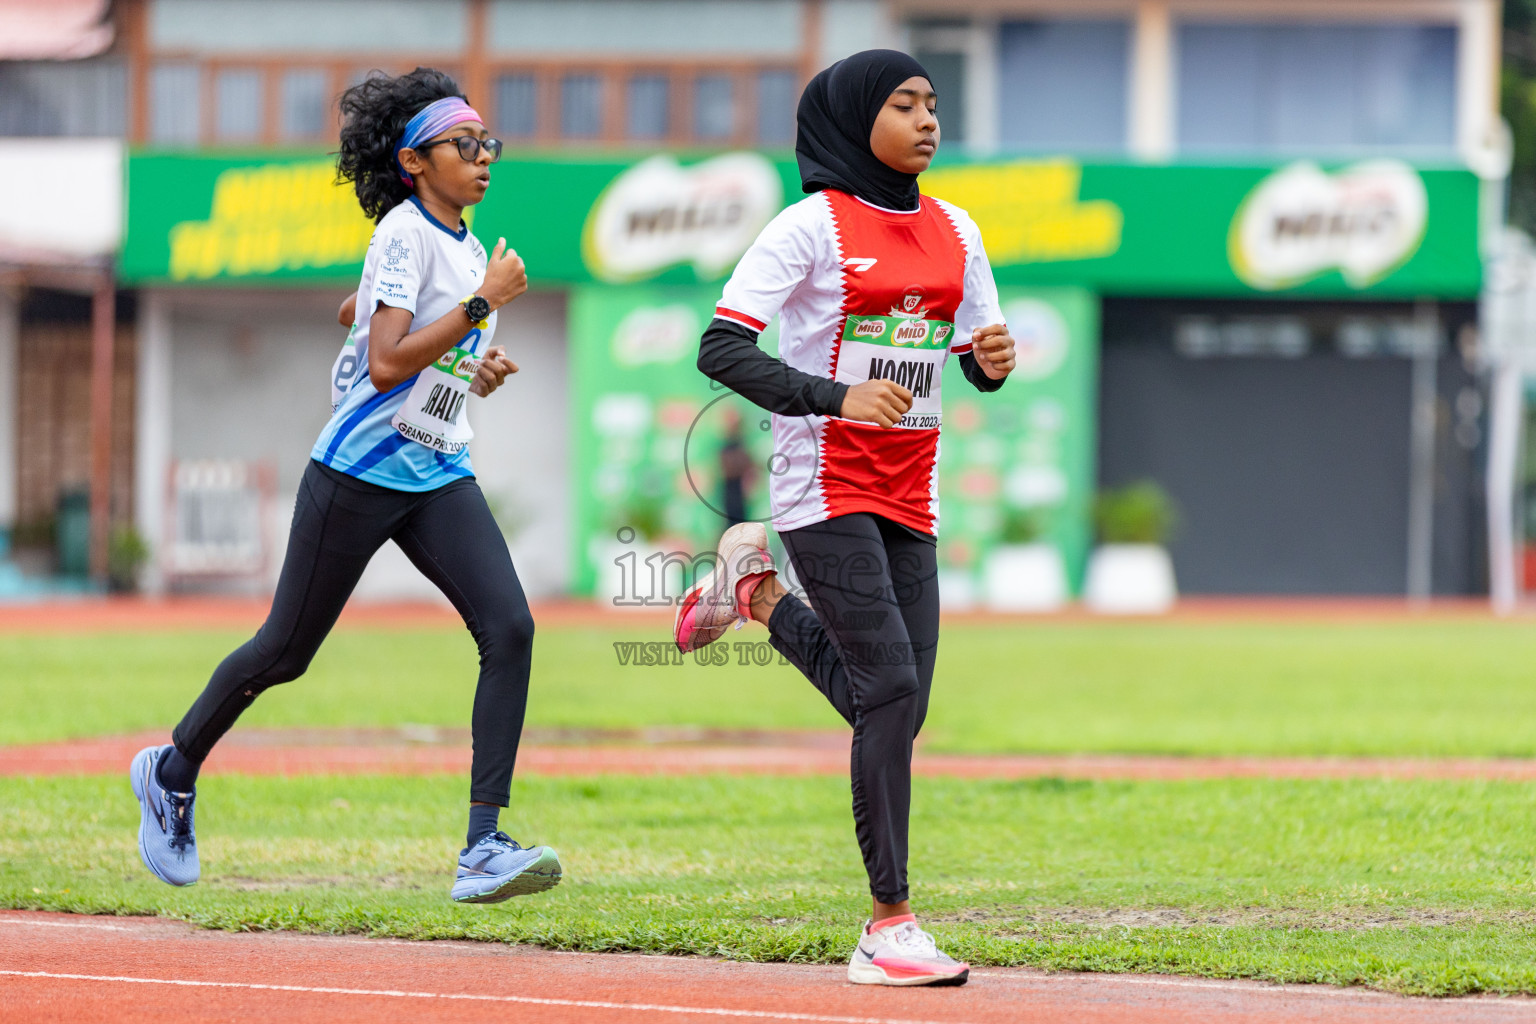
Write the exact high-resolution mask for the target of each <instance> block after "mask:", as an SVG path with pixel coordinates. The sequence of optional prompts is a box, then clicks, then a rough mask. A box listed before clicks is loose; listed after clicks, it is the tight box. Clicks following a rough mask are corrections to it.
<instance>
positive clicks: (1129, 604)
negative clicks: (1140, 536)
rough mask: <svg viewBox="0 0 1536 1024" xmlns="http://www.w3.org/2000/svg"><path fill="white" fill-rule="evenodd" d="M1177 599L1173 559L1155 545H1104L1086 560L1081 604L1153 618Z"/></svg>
mask: <svg viewBox="0 0 1536 1024" xmlns="http://www.w3.org/2000/svg"><path fill="white" fill-rule="evenodd" d="M1177 598H1178V587H1177V586H1176V585H1175V584H1174V579H1173V559H1171V558H1169V557H1168V551H1167V549H1166V548H1164V547H1162V546H1161V545H1158V544H1105V545H1102V546H1101V547H1099V548H1097V549H1096V550H1095V551H1094V552H1093V555H1092V556H1091V557H1090V558H1089V559H1088V579H1087V582H1086V583H1085V584H1084V586H1083V602H1084V603H1085V604H1086V605H1087V606H1088V607H1089V608H1091V609H1092V610H1093V611H1096V612H1103V613H1105V614H1108V615H1154V614H1157V613H1158V612H1166V611H1167V610H1168V609H1170V608H1172V607H1173V602H1174V601H1175V600H1176V599H1177Z"/></svg>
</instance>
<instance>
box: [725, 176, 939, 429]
mask: <svg viewBox="0 0 1536 1024" xmlns="http://www.w3.org/2000/svg"><path fill="white" fill-rule="evenodd" d="M814 209H815V207H813V206H808V205H806V204H805V203H797V204H795V205H794V206H791V207H789V208H788V209H786V210H783V211H781V212H780V213H779V215H778V216H777V217H775V218H774V219H773V220H772V221H770V222H769V224H768V226H767V227H765V228H764V229H763V231H762V233H761V234H760V235H758V236H757V241H755V242H753V243H752V247H751V248H750V249H748V250H747V252H746V254H745V255H743V256H742V258H741V261H740V262H739V263H737V264H736V270H735V271H734V272H733V273H732V274H731V279H730V280H729V281H728V282H726V285H725V291H724V294H723V295H722V296H721V301H720V305H719V306H717V307H716V309H715V319H714V320H713V321H711V323H710V325H709V327H708V329H706V330H705V332H704V336H703V337H702V338H700V339H699V358H698V367H699V371H700V372H701V373H703V374H704V375H705V376H706V377H708V378H710V379H711V380H715V381H719V382H720V383H721V384H724V385H725V386H726V387H728V388H730V389H731V390H732V391H734V392H736V393H737V394H739V395H741V396H742V397H743V398H746V399H748V400H749V401H751V402H755V403H756V404H757V405H759V406H761V407H762V408H764V409H767V410H768V411H769V412H773V413H778V414H779V415H781V416H841V417H843V418H845V419H853V420H863V421H865V422H868V423H878V424H880V425H881V426H882V427H889V426H894V425H895V424H896V422H897V421H899V420H900V419H901V417H902V415H903V414H904V413H906V411H907V410H908V409H910V408H911V407H912V393H911V392H910V391H908V390H907V389H906V388H904V387H902V386H901V385H900V384H897V383H895V382H894V381H886V380H869V381H864V382H862V383H860V384H855V385H853V386H852V387H850V386H849V385H847V384H840V383H838V382H837V381H834V380H833V379H832V378H830V377H822V376H819V375H817V374H814V373H806V372H805V371H804V370H797V369H796V368H794V367H793V366H790V365H788V364H786V363H785V362H784V361H783V360H781V359H775V358H773V356H770V355H769V354H768V353H766V352H764V351H763V350H762V349H761V348H758V345H757V339H758V336H759V334H761V333H762V331H763V329H764V328H766V327H767V326H768V321H770V320H772V319H773V318H774V317H775V316H776V315H778V312H779V309H780V308H781V307H782V306H783V305H784V300H785V299H787V298H788V297H789V295H790V293H791V292H793V291H794V290H795V289H796V288H798V287H799V286H800V285H801V283H802V282H804V281H805V279H806V277H807V276H808V275H809V274H810V273H811V270H812V268H813V267H814V266H815V264H816V259H817V253H816V241H815V239H814V238H813V237H812V236H811V234H810V232H809V231H807V230H806V223H805V219H806V217H807V216H808V215H810V216H814V212H813V211H814Z"/></svg>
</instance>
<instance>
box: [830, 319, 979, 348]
mask: <svg viewBox="0 0 1536 1024" xmlns="http://www.w3.org/2000/svg"><path fill="white" fill-rule="evenodd" d="M954 332H955V325H954V324H952V323H950V322H948V321H947V320H909V319H907V318H906V317H899V316H850V317H849V318H848V320H847V322H846V323H845V324H844V325H843V340H844V341H862V342H864V343H866V344H874V345H892V346H896V347H900V348H921V349H944V348H948V347H949V338H950V335H952V334H953V333H954Z"/></svg>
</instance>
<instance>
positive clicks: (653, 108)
mask: <svg viewBox="0 0 1536 1024" xmlns="http://www.w3.org/2000/svg"><path fill="white" fill-rule="evenodd" d="M624 107H625V129H626V130H625V134H626V135H627V136H628V137H629V138H631V139H647V140H651V139H665V138H667V137H668V136H669V135H671V134H672V81H671V78H670V76H668V75H665V74H658V73H647V74H639V75H633V76H631V77H630V79H629V83H628V87H627V88H626V89H625V97H624Z"/></svg>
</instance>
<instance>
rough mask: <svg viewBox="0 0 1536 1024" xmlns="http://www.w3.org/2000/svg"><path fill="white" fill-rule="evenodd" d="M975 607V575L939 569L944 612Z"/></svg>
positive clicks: (940, 595) (961, 610) (955, 570)
mask: <svg viewBox="0 0 1536 1024" xmlns="http://www.w3.org/2000/svg"><path fill="white" fill-rule="evenodd" d="M782 571H783V570H782V569H781V570H780V572H782ZM975 607H976V577H975V576H973V575H972V574H971V573H968V572H966V571H965V570H964V569H940V570H939V608H940V609H942V610H943V611H946V612H968V611H970V610H971V609H973V608H975Z"/></svg>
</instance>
